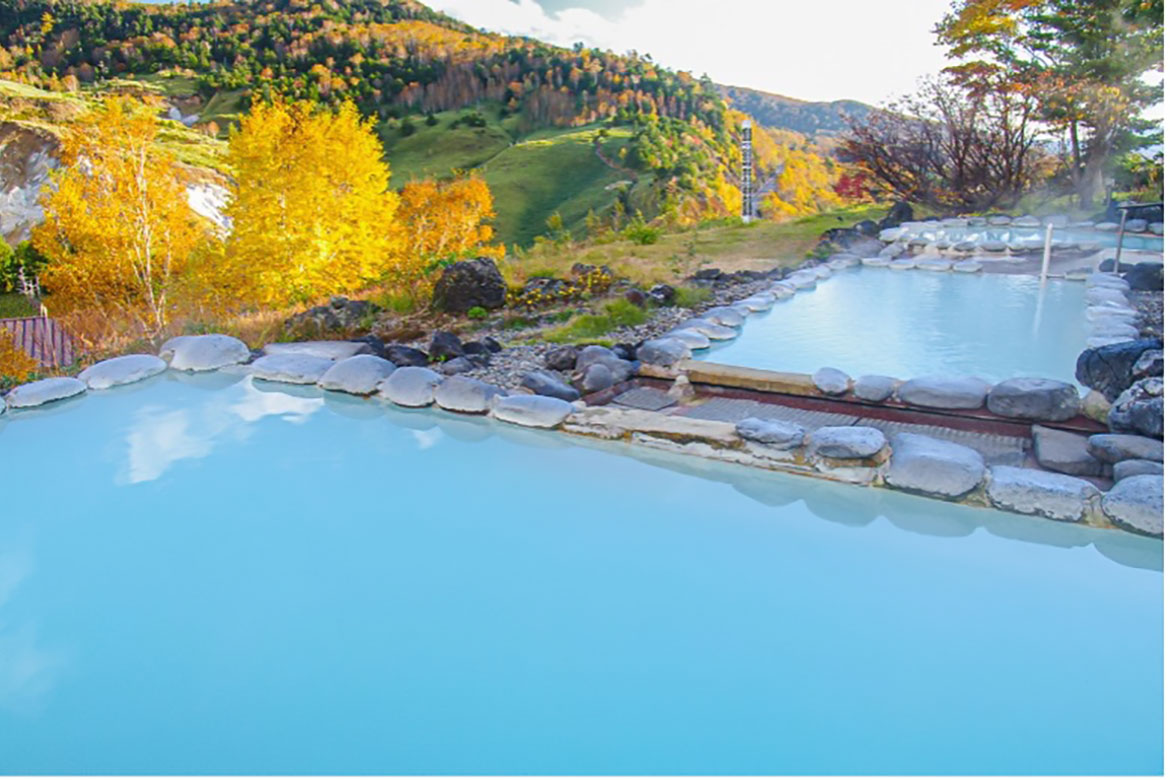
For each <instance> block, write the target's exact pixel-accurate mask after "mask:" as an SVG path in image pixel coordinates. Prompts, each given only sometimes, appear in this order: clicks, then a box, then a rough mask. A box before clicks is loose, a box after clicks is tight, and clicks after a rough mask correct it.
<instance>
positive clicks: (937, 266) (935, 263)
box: [914, 260, 953, 271]
mask: <svg viewBox="0 0 1170 780" xmlns="http://www.w3.org/2000/svg"><path fill="white" fill-rule="evenodd" d="M952 265H953V263H952V262H951V261H950V260H919V261H918V262H917V263H915V265H914V267H915V268H917V269H918V270H919V271H949V270H951V267H952Z"/></svg>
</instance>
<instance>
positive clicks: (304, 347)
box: [263, 341, 374, 360]
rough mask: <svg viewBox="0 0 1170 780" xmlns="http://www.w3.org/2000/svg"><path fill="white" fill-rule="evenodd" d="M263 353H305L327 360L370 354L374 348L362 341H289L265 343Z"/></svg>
mask: <svg viewBox="0 0 1170 780" xmlns="http://www.w3.org/2000/svg"><path fill="white" fill-rule="evenodd" d="M263 352H264V354H265V355H307V356H309V357H316V358H326V359H328V360H345V359H346V358H348V357H353V356H354V355H372V354H373V352H374V348H373V347H371V346H370V345H369V344H367V343H366V342H364V341H289V342H279V343H274V344H265V345H264V349H263Z"/></svg>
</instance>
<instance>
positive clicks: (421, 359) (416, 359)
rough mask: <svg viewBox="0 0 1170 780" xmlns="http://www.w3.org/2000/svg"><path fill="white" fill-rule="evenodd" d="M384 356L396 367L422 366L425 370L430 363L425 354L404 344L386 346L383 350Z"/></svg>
mask: <svg viewBox="0 0 1170 780" xmlns="http://www.w3.org/2000/svg"><path fill="white" fill-rule="evenodd" d="M385 356H386V359H387V360H389V361H390V362H391V363H393V364H394V365H396V366H422V367H424V368H425V367H426V366H427V365H429V364H430V362H431V359H430V357H429V356H428V355H427V353H425V352H423V351H422V350H421V349H415V348H414V347H408V346H406V345H405V344H390V345H388V346H387V347H386V349H385Z"/></svg>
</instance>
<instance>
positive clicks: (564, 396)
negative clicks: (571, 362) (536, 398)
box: [520, 371, 581, 401]
mask: <svg viewBox="0 0 1170 780" xmlns="http://www.w3.org/2000/svg"><path fill="white" fill-rule="evenodd" d="M520 385H521V386H522V387H526V388H528V389H529V390H531V391H532V392H534V393H536V394H537V395H545V396H548V397H550V398H559V399H561V400H562V401H576V400H577V399H578V398H580V397H581V393H579V392H577V389H576V388H574V387H572V386H571V385H568V384H565V382H564V381H562V380H561V378H560V377H559V376H557V375H556V374H554V373H552V372H551V371H531V372H529V373H527V374H525V375H524V377H523V379H521V380H520Z"/></svg>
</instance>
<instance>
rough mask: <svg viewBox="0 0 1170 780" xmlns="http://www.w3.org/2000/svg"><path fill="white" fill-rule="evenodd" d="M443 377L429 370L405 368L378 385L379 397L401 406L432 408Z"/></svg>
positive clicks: (396, 371) (417, 367)
mask: <svg viewBox="0 0 1170 780" xmlns="http://www.w3.org/2000/svg"><path fill="white" fill-rule="evenodd" d="M442 381H443V377H442V376H440V375H439V374H438V373H436V372H434V371H432V370H430V369H429V368H422V367H420V366H403V367H402V368H399V369H397V370H395V371H394V372H393V373H391V374H390V376H388V377H386V378H385V379H383V380H382V382H381V383H380V384H379V385H378V395H379V396H381V397H382V398H385V399H386V400H388V401H391V402H392V403H396V404H398V405H399V406H412V407H418V406H430V405H431V404H432V403H434V401H435V388H436V387H438V386H439V383H440V382H442Z"/></svg>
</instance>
